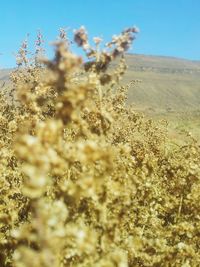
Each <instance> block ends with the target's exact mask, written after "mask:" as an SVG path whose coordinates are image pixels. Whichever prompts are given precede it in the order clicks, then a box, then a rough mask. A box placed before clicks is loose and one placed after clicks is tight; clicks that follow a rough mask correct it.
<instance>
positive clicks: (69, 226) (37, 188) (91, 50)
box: [0, 27, 200, 267]
mask: <svg viewBox="0 0 200 267" xmlns="http://www.w3.org/2000/svg"><path fill="white" fill-rule="evenodd" d="M137 31H138V30H137V28H135V27H133V28H129V29H127V30H124V31H123V32H122V33H121V34H120V35H118V36H113V38H112V41H111V42H110V43H108V44H107V45H106V47H105V49H104V50H101V49H100V44H101V42H102V40H101V38H97V37H96V38H95V39H94V47H92V46H91V45H90V43H89V41H88V34H87V32H86V30H85V28H84V27H81V28H80V29H79V30H76V31H75V32H74V41H75V42H76V44H77V45H78V46H80V47H82V48H83V50H84V51H85V53H86V56H87V57H88V60H87V61H86V62H84V61H83V59H82V58H81V57H79V56H76V55H74V54H73V53H72V52H71V51H70V49H69V44H70V42H69V41H68V38H67V37H66V34H65V32H64V30H63V29H61V31H60V38H59V40H57V42H56V43H55V57H54V59H53V60H48V59H44V58H43V59H42V61H40V64H38V59H37V60H36V61H35V63H34V62H32V61H31V64H29V62H28V61H27V53H28V51H27V43H26V44H24V45H23V46H22V48H21V49H20V53H19V55H20V59H19V62H20V64H18V65H19V66H20V68H18V69H17V70H16V71H15V72H13V73H12V75H11V80H12V82H13V88H14V90H12V94H11V96H12V97H13V101H10V102H9V101H8V100H7V97H6V96H5V95H4V94H3V92H2V93H1V95H0V105H1V111H0V125H1V127H0V137H1V138H0V148H1V150H0V266H2V267H11V266H13V267H47V266H48V267H49V266H53V267H65V266H66V267H68V266H71V267H86V266H87V267H89V266H91V267H115V266H118V267H128V266H134V267H135V266H136V267H137V266H138V267H139V266H155V267H156V266H166V267H167V266H183V267H189V266H191V267H195V266H200V256H199V245H200V237H199V231H200V217H199V211H200V205H199V203H200V194H199V192H200V182H199V181H200V165H199V162H200V147H199V145H198V143H197V141H196V140H194V139H191V140H190V141H188V143H186V144H185V145H184V146H182V147H181V146H176V147H175V146H174V145H172V144H171V142H170V139H169V138H168V135H167V129H166V124H165V122H160V124H158V123H157V122H154V121H152V120H150V119H146V118H145V117H143V116H141V115H139V114H137V113H136V112H135V111H134V107H131V106H127V104H126V97H127V90H128V89H129V87H131V85H134V84H135V82H137V81H133V82H132V83H130V84H129V85H127V86H120V85H119V80H120V78H121V76H122V75H123V73H124V71H125V69H126V64H125V61H124V53H125V52H126V51H127V50H128V49H129V47H130V45H131V43H132V41H133V40H134V38H135V37H134V36H135V33H136V32H137ZM41 44H42V36H41V35H40V34H39V35H38V42H37V49H36V57H37V55H38V53H39V51H40V45H41ZM117 57H120V58H121V60H119V65H118V66H117V67H116V69H113V66H110V65H111V64H112V62H113V61H114V60H115V59H116V58H117ZM116 87H117V88H116ZM16 98H17V100H16Z"/></svg>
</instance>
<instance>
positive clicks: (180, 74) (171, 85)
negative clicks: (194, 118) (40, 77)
mask: <svg viewBox="0 0 200 267" xmlns="http://www.w3.org/2000/svg"><path fill="white" fill-rule="evenodd" d="M126 61H127V64H128V70H127V73H126V74H125V77H124V79H123V83H127V82H129V81H131V80H133V79H138V80H141V82H140V83H137V84H136V85H134V87H132V88H130V91H129V97H128V102H129V103H133V104H134V105H135V107H136V109H138V110H142V111H145V112H156V113H159V114H161V113H163V112H164V113H165V112H166V111H167V112H171V113H173V112H177V111H178V112H193V111H196V110H198V109H200V61H191V60H186V59H179V58H173V57H164V56H147V55H136V54H127V55H126ZM10 71H11V69H5V70H0V81H7V80H8V77H9V73H10Z"/></svg>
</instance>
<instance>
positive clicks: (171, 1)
mask: <svg viewBox="0 0 200 267" xmlns="http://www.w3.org/2000/svg"><path fill="white" fill-rule="evenodd" d="M0 15H1V26H0V53H2V55H0V68H2V67H10V66H14V63H15V59H14V56H13V53H14V52H16V51H17V49H18V47H19V45H20V43H21V41H22V40H23V39H24V38H25V36H26V34H27V33H30V41H31V40H33V39H34V36H35V35H36V32H37V30H38V29H41V31H42V32H43V34H44V37H45V40H46V41H47V43H48V42H50V41H52V40H54V39H55V37H56V36H57V30H58V29H59V28H60V27H67V26H70V27H71V28H72V29H74V28H78V27H79V26H81V25H85V26H86V28H87V30H88V32H89V34H90V35H91V36H103V37H104V39H105V40H109V37H110V36H112V35H113V34H115V33H119V32H120V31H121V30H122V29H123V28H125V27H129V26H132V25H136V26H138V27H139V28H140V31H141V32H140V33H139V35H138V38H137V40H136V42H135V44H134V47H133V50H132V52H134V53H140V54H151V55H165V56H175V57H183V58H188V59H195V60H200V0H72V1H71V0H57V1H56V0H1V3H0Z"/></svg>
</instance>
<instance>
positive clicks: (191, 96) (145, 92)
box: [125, 54, 200, 112]
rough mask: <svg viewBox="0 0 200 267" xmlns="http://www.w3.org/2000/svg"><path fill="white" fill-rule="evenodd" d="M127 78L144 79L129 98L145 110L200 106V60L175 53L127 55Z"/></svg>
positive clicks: (182, 108)
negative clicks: (182, 56)
mask: <svg viewBox="0 0 200 267" xmlns="http://www.w3.org/2000/svg"><path fill="white" fill-rule="evenodd" d="M126 60H127V63H128V67H129V68H128V71H127V73H126V75H125V82H127V81H130V80H132V79H139V80H141V82H140V83H137V84H136V85H135V86H134V87H133V88H131V89H130V92H129V102H133V103H134V104H135V105H136V107H137V108H140V109H142V110H146V109H150V110H158V111H160V112H161V111H166V110H167V111H171V112H172V111H193V110H197V109H199V107H200V61H196V62H195V61H189V60H184V59H178V58H172V57H158V56H144V55H131V54H129V55H127V56H126Z"/></svg>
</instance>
